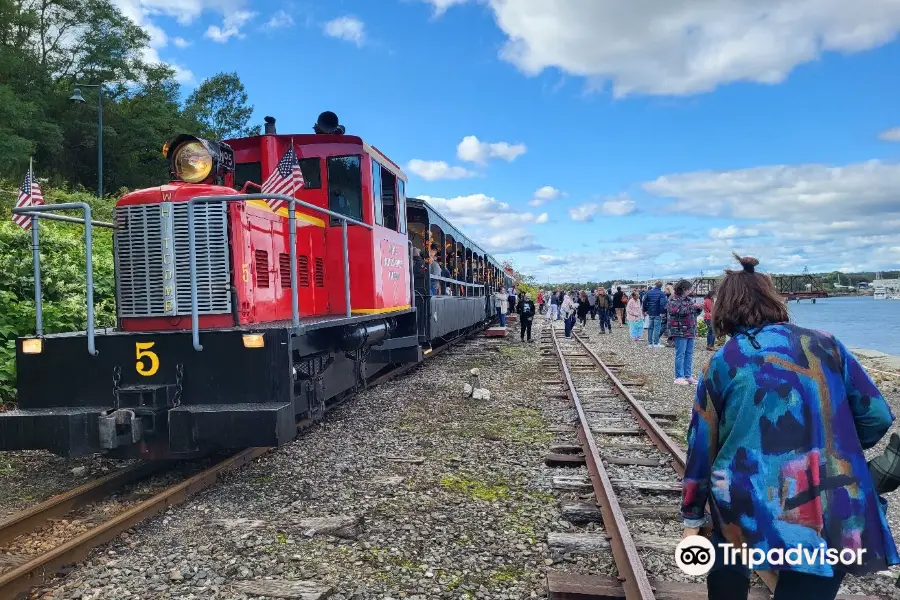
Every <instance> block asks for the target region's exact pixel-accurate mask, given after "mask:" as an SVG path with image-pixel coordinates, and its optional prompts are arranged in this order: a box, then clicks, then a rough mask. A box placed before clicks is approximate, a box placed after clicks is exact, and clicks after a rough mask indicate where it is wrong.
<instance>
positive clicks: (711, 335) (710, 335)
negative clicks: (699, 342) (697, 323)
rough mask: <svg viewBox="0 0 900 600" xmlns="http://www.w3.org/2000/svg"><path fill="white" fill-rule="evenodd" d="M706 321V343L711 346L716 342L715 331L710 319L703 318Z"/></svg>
mask: <svg viewBox="0 0 900 600" xmlns="http://www.w3.org/2000/svg"><path fill="white" fill-rule="evenodd" d="M703 320H704V321H705V322H706V345H707V346H712V345H713V344H715V343H716V332H715V331H713V326H712V319H703Z"/></svg>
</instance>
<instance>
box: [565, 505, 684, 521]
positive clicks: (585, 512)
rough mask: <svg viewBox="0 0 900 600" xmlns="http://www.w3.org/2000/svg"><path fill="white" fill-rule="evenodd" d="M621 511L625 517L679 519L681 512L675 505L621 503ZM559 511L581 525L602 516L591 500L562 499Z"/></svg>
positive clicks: (600, 518) (599, 518) (566, 518)
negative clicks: (573, 500)
mask: <svg viewBox="0 0 900 600" xmlns="http://www.w3.org/2000/svg"><path fill="white" fill-rule="evenodd" d="M620 506H621V507H622V512H624V513H625V516H626V517H629V518H635V517H641V518H649V519H667V520H673V519H680V518H681V512H680V511H679V509H678V507H677V506H673V505H669V504H660V505H653V504H622V505H620ZM559 511H560V513H562V516H563V518H564V519H565V520H567V521H570V522H572V523H575V524H578V525H583V524H585V523H600V522H601V521H602V520H603V518H602V515H601V513H600V507H598V506H597V505H596V504H594V503H592V502H572V501H568V500H564V501H562V502H561V503H560V505H559Z"/></svg>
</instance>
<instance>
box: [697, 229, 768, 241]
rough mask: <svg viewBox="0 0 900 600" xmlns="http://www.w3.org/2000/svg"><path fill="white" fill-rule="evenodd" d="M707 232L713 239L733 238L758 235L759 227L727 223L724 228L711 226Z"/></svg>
mask: <svg viewBox="0 0 900 600" xmlns="http://www.w3.org/2000/svg"><path fill="white" fill-rule="evenodd" d="M707 234H708V235H709V237H711V238H712V239H714V240H733V239H735V238H748V237H758V236H759V229H753V228H750V227H746V228H745V227H736V226H734V225H729V226H728V227H724V228H718V227H713V228H711V229H710V230H709V231H708V232H707Z"/></svg>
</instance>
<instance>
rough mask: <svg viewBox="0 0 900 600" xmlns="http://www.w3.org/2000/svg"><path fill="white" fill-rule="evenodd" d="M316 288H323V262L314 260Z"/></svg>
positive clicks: (318, 259)
mask: <svg viewBox="0 0 900 600" xmlns="http://www.w3.org/2000/svg"><path fill="white" fill-rule="evenodd" d="M316 287H317V288H320V287H325V261H323V260H322V259H321V258H316Z"/></svg>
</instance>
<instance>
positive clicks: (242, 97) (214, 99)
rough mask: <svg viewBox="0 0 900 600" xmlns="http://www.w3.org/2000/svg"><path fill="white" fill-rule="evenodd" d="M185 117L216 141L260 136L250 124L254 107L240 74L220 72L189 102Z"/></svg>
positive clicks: (192, 95) (196, 91) (193, 93)
mask: <svg viewBox="0 0 900 600" xmlns="http://www.w3.org/2000/svg"><path fill="white" fill-rule="evenodd" d="M185 114H186V116H187V117H188V118H189V119H192V120H194V121H196V122H197V123H199V124H200V127H201V129H200V135H202V136H203V137H209V138H212V139H216V140H224V139H228V138H235V137H243V136H247V135H256V134H258V133H259V126H251V125H249V121H250V116H251V115H252V114H253V106H252V105H248V104H247V92H246V90H244V84H243V83H241V80H240V78H239V77H238V76H237V73H219V74H217V75H213V76H212V77H210V78H209V79H207V80H206V81H204V82H203V83H202V84H201V85H200V87H198V88H197V89H196V90H194V91H193V92H192V93H191V95H190V96H189V97H188V99H187V105H186V106H185Z"/></svg>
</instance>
